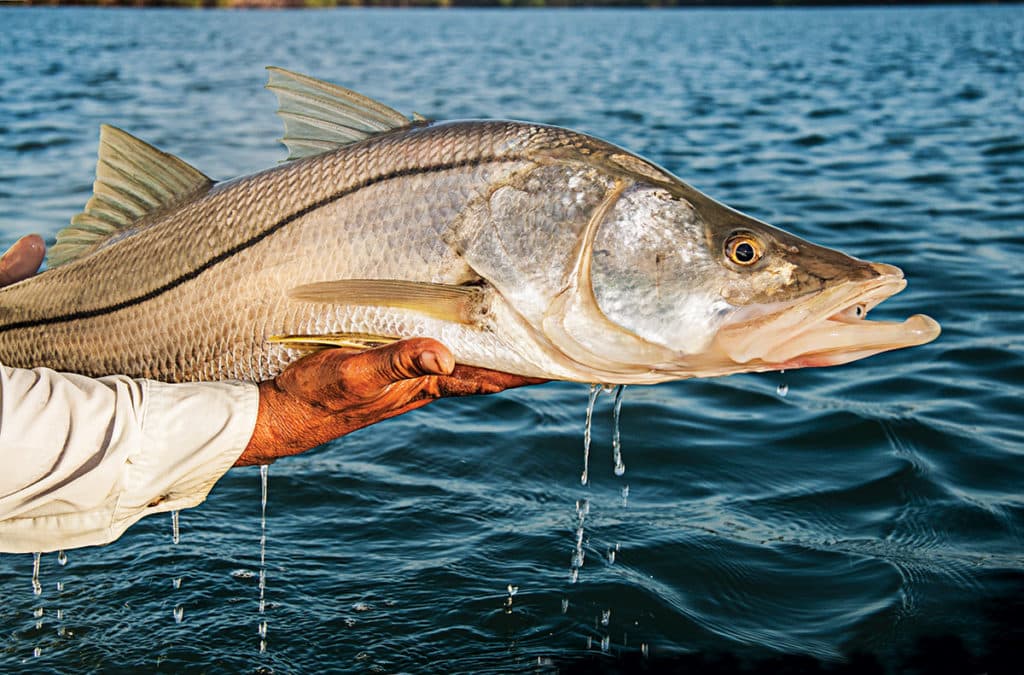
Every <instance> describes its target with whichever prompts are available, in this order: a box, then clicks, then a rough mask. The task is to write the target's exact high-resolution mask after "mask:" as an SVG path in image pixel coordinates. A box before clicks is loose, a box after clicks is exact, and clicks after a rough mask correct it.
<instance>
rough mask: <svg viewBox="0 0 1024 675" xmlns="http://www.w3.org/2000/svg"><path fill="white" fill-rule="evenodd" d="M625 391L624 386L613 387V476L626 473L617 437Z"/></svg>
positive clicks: (620, 442) (618, 437)
mask: <svg viewBox="0 0 1024 675" xmlns="http://www.w3.org/2000/svg"><path fill="white" fill-rule="evenodd" d="M625 391H626V385H624V384H620V385H619V386H617V387H615V406H614V408H613V411H612V461H613V462H614V464H615V468H614V471H615V475H616V476H621V475H622V474H624V473H626V465H625V464H623V463H622V439H621V436H620V435H619V418H620V417H621V416H622V394H623V393H624V392H625Z"/></svg>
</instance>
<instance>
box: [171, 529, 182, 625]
mask: <svg viewBox="0 0 1024 675" xmlns="http://www.w3.org/2000/svg"><path fill="white" fill-rule="evenodd" d="M180 542H181V527H180V523H179V520H178V511H171V543H173V544H174V545H175V546H177V545H178V544H179V543H180ZM171 585H172V586H174V590H175V591H177V590H178V589H180V588H181V577H180V576H179V577H171ZM173 614H174V623H181V622H182V621H183V620H184V619H185V608H184V607H183V606H182V605H181V604H180V603H179V604H176V605H175V606H174V611H173Z"/></svg>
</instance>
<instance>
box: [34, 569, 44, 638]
mask: <svg viewBox="0 0 1024 675" xmlns="http://www.w3.org/2000/svg"><path fill="white" fill-rule="evenodd" d="M42 555H43V554H42V553H33V554H32V595H34V596H36V597H39V596H41V595H42V594H43V586H42V584H40V583H39V559H40V558H42ZM32 615H33V616H34V617H35V618H36V630H37V631H40V630H42V629H43V601H42V598H40V599H39V606H38V607H35V608H33V610H32ZM42 653H43V648H42V647H38V646H37V647H36V648H35V649H33V650H32V655H33V656H41V655H42Z"/></svg>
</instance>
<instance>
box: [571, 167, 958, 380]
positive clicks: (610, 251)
mask: <svg viewBox="0 0 1024 675" xmlns="http://www.w3.org/2000/svg"><path fill="white" fill-rule="evenodd" d="M589 272H590V276H591V285H592V288H593V297H594V301H595V302H596V305H597V307H598V308H599V309H600V311H601V313H602V314H603V315H604V316H605V317H607V318H608V320H609V321H610V322H612V323H613V324H616V325H618V326H620V327H621V328H623V329H625V330H626V331H628V332H629V333H630V334H632V335H634V336H636V337H637V338H638V340H639V342H640V343H641V344H644V345H646V346H647V349H648V353H650V349H651V348H652V346H657V347H658V348H660V349H661V350H663V351H661V352H660V353H659V355H658V356H659V359H660V361H659V362H658V363H655V364H653V369H652V370H651V372H650V380H649V381H658V380H657V378H658V377H659V376H661V377H663V379H671V378H682V377H710V376H715V375H724V374H729V373H737V372H750V371H766V370H783V369H792V368H802V367H813V366H831V365H838V364H841V363H847V362H849V361H854V360H857V359H861V358H864V357H867V356H870V355H872V354H877V353H879V352H884V351H888V350H891V349H899V348H902V347H910V346H915V345H920V344H924V343H927V342H930V341H931V340H934V339H935V338H936V337H938V335H939V332H940V329H939V325H938V323H936V322H935V321H934V320H933V319H931V318H929V317H927V316H924V315H920V314H918V315H914V316H911V317H910V318H908V319H906V320H905V321H900V322H890V321H873V320H869V319H868V318H867V314H868V311H869V310H871V309H873V308H874V307H875V306H876V305H878V304H879V303H881V302H882V301H883V300H885V299H886V298H889V297H890V296H892V295H894V294H896V293H898V292H900V291H901V290H903V289H904V288H905V287H906V280H905V279H904V278H903V272H902V271H901V270H900V269H899V268H897V267H894V266H892V265H887V264H883V263H872V262H866V261H864V260H859V259H857V258H854V257H851V256H849V255H846V254H844V253H842V252H840V251H836V250H833V249H829V248H826V247H823V246H818V245H816V244H812V243H810V242H808V241H805V240H803V239H801V238H799V237H796V236H794V235H792V234H789V233H788V232H785V231H783V230H781V229H778V228H775V227H772V226H771V225H768V224H766V223H763V222H760V221H758V220H756V219H754V218H751V217H749V216H746V215H744V214H742V213H739V212H738V211H735V210H733V209H730V208H729V207H726V206H724V205H722V204H719V203H718V202H715V201H714V200H712V199H710V198H709V197H707V196H706V195H703V194H702V193H700V192H698V191H697V190H694V189H693V188H691V187H689V186H687V185H685V184H682V183H675V184H664V185H654V184H644V183H643V182H637V183H634V184H633V185H631V186H630V187H629V188H628V189H626V190H624V191H623V193H622V195H621V196H620V197H619V199H618V201H617V202H616V204H615V205H614V207H613V208H611V209H609V211H608V213H607V215H606V216H605V218H604V221H603V222H602V223H601V225H600V227H599V228H598V230H597V232H596V235H595V237H594V242H593V251H592V262H591V269H590V270H589ZM619 359H620V360H622V361H629V360H631V358H630V356H629V355H628V354H625V353H623V354H622V355H620V357H619ZM632 360H633V361H634V362H638V361H639V360H640V358H639V355H638V358H635V359H632Z"/></svg>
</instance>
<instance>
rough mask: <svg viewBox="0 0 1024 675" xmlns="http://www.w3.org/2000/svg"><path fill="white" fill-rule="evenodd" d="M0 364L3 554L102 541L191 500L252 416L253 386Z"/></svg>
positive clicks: (217, 472) (241, 441) (228, 455)
mask: <svg viewBox="0 0 1024 675" xmlns="http://www.w3.org/2000/svg"><path fill="white" fill-rule="evenodd" d="M0 371H2V372H0V467H2V468H3V470H2V472H0V551H7V552H23V551H45V550H54V549H57V548H71V547H75V546H86V545H96V544H104V543H108V542H110V541H113V540H114V539H116V538H117V537H118V536H120V534H121V533H122V532H123V531H124V530H125V529H126V528H127V527H128V526H130V525H131V524H132V523H134V522H136V521H137V520H139V519H140V518H142V517H143V516H145V515H147V514H150V513H155V512H160V511H168V510H173V509H181V508H188V507H191V506H195V505H196V504H199V503H200V502H202V501H203V500H204V499H205V497H206V495H207V493H208V492H209V490H210V488H211V487H212V486H213V484H214V483H215V482H216V481H217V479H219V478H220V476H221V475H223V473H224V472H226V471H227V469H228V468H229V467H230V466H232V465H233V464H234V462H235V461H236V460H237V458H238V456H239V455H240V454H241V453H242V451H243V449H244V448H245V446H246V444H247V443H248V441H249V439H250V437H251V434H252V430H253V427H254V424H255V418H256V411H257V398H258V394H257V389H256V386H255V385H252V384H241V383H206V384H184V385H169V384H163V383H158V382H149V381H144V380H132V379H130V378H126V377H110V378H102V379H100V380H95V379H90V378H85V377H81V376H77V375H68V374H63V373H55V372H53V371H50V370H46V369H37V370H32V371H29V370H18V369H10V368H3V367H0Z"/></svg>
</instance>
